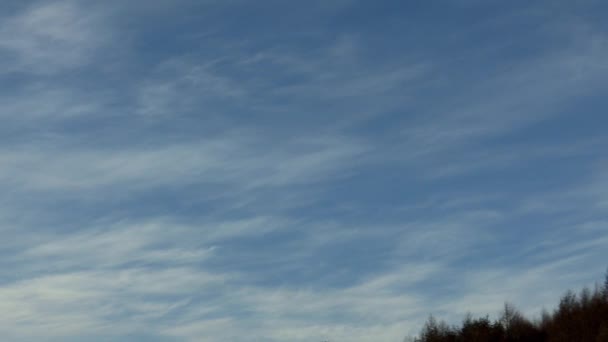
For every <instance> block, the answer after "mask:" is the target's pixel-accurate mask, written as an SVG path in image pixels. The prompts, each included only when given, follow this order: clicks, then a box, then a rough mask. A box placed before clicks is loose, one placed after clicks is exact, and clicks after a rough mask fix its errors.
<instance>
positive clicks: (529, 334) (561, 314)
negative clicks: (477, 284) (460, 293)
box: [414, 272, 608, 342]
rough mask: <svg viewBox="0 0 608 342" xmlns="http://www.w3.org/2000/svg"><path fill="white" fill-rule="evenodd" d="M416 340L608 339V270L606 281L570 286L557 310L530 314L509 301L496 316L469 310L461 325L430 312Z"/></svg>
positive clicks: (570, 341)
mask: <svg viewBox="0 0 608 342" xmlns="http://www.w3.org/2000/svg"><path fill="white" fill-rule="evenodd" d="M414 341H415V342H608V272H606V277H605V280H604V283H603V284H602V285H599V284H597V285H596V286H595V289H594V290H589V289H588V288H584V289H583V290H582V291H580V293H578V294H577V293H575V292H573V291H571V290H568V291H567V292H566V293H565V294H564V295H563V296H562V297H561V299H560V302H559V305H558V306H557V308H556V309H555V310H554V311H553V312H548V311H546V310H543V312H542V314H541V316H540V318H536V319H534V320H531V319H528V318H526V317H525V316H524V315H523V314H521V313H520V312H519V311H518V310H517V309H516V308H515V307H514V306H513V305H511V304H505V306H504V308H503V310H502V314H501V315H500V317H499V318H498V319H496V320H490V319H489V317H488V316H485V317H478V318H474V317H472V316H471V315H470V314H468V315H467V316H466V317H465V319H464V321H463V322H462V324H461V325H460V326H450V325H448V324H447V323H445V322H443V321H438V320H436V319H435V318H434V317H433V316H430V317H429V319H428V320H427V322H426V323H425V324H424V327H423V328H422V331H421V332H420V335H419V336H418V337H417V338H415V339H414Z"/></svg>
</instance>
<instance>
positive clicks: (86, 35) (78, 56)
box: [0, 1, 107, 74]
mask: <svg viewBox="0 0 608 342" xmlns="http://www.w3.org/2000/svg"><path fill="white" fill-rule="evenodd" d="M100 14H101V13H100V12H99V8H97V6H93V7H90V8H89V9H85V8H83V7H80V6H79V5H78V4H77V3H76V2H74V1H51V2H38V3H35V4H34V5H33V6H30V7H28V8H27V9H26V10H25V11H23V12H21V13H19V14H17V15H16V16H14V17H11V18H8V19H5V20H4V21H3V23H2V24H0V55H2V56H3V60H4V62H3V63H2V64H0V68H1V69H0V70H2V71H3V72H7V71H20V72H29V73H32V72H33V73H40V74H52V73H55V72H57V71H63V70H67V69H73V68H78V67H80V66H82V65H85V64H88V63H89V62H90V60H91V58H93V57H94V52H95V51H97V49H98V48H99V47H100V46H101V44H102V42H103V41H104V40H105V39H106V38H107V37H106V35H107V32H105V31H104V29H103V26H102V25H101V24H102V21H101V20H100Z"/></svg>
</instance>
